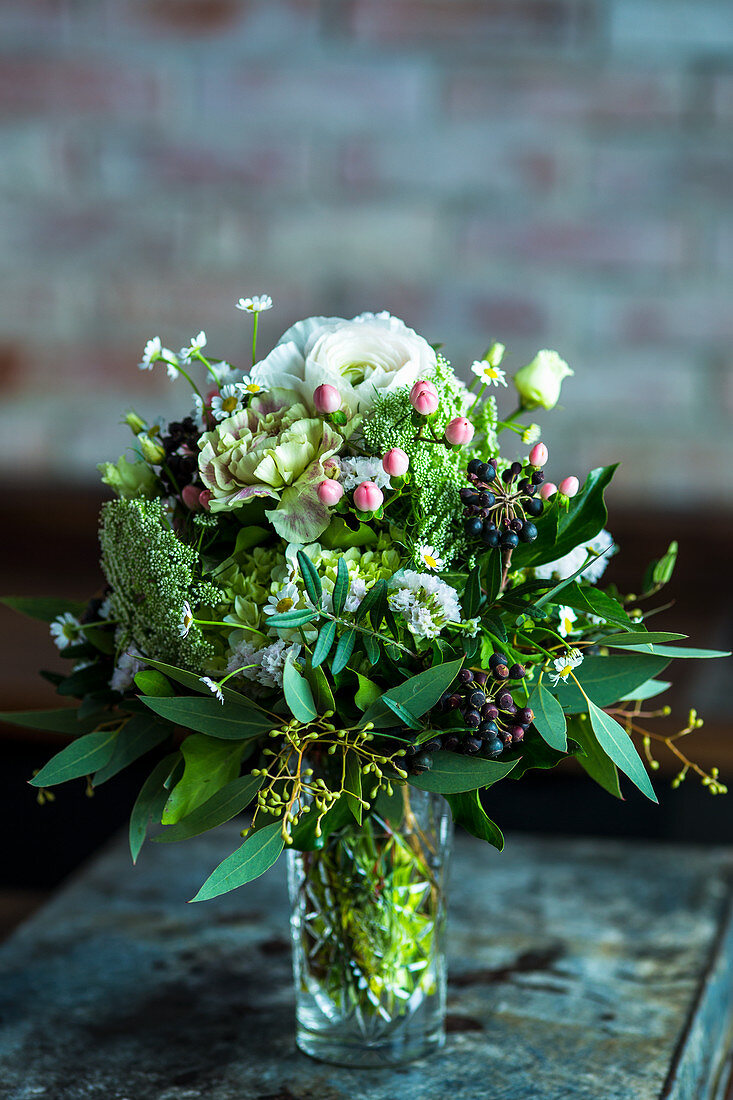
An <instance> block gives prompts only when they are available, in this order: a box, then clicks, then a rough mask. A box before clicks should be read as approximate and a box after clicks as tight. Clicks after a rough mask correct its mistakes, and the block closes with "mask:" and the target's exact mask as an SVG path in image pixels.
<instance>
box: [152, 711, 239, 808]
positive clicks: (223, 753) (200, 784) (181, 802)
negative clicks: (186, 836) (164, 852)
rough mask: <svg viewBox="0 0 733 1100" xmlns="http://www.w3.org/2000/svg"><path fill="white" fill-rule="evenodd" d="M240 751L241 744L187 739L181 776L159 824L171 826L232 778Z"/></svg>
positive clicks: (197, 737) (201, 737)
mask: <svg viewBox="0 0 733 1100" xmlns="http://www.w3.org/2000/svg"><path fill="white" fill-rule="evenodd" d="M244 748H245V746H244V744H242V742H232V741H219V740H217V739H216V738H215V737H207V736H206V735H205V734H203V733H192V734H191V735H190V737H187V738H186V739H185V741H184V742H183V744H182V745H181V755H182V756H183V760H184V767H183V775H182V776H181V778H180V779H179V781H178V783H176V785H175V787H174V788H173V790H172V791H171V793H170V795H169V797H168V801H167V802H166V804H165V809H164V810H163V816H162V818H161V822H162V824H163V825H175V824H176V822H177V821H180V820H181V818H183V817H186V816H187V815H188V814H190V813H191V811H192V810H195V809H196V807H197V806H200V805H201V803H202V802H206V800H207V799H208V798H210V797H211V796H212V795H213V794H215V793H216V791H218V790H220V788H221V787H224V786H226V784H227V783H230V782H231V781H232V780H233V779H235V778H236V777H237V775H238V774H239V768H240V764H241V761H242V754H243V752H244Z"/></svg>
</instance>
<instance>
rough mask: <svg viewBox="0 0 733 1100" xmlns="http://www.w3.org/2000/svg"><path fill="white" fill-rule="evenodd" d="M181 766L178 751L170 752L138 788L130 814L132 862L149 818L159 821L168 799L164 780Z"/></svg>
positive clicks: (169, 778) (144, 835)
mask: <svg viewBox="0 0 733 1100" xmlns="http://www.w3.org/2000/svg"><path fill="white" fill-rule="evenodd" d="M181 766H182V760H181V754H180V752H172V753H170V755H169V756H166V757H164V758H163V760H161V761H159V763H158V764H156V765H155V767H154V768H153V770H152V772H151V773H150V775H149V776H148V778H147V779H146V780H145V782H144V783H143V785H142V787H141V788H140V794H139V795H138V796H137V799H136V800H135V805H134V806H133V807H132V813H131V814H130V830H129V837H130V854H131V856H132V862H133V863H137V857H138V856H139V855H140V849H141V848H142V846H143V844H144V842H145V837H146V836H147V833H148V827H149V825H150V821H151V818H152V819H153V820H154V821H156V822H159V821H160V818H161V815H162V813H163V807H164V806H165V804H166V802H167V801H168V787H167V786H166V782H167V781H168V780H171V779H173V778H175V776H176V775H177V773H178V771H179V769H180V767H181Z"/></svg>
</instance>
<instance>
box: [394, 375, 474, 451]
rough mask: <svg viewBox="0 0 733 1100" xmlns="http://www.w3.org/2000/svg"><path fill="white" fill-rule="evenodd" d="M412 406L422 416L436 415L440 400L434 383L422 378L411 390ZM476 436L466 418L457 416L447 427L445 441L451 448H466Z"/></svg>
mask: <svg viewBox="0 0 733 1100" xmlns="http://www.w3.org/2000/svg"><path fill="white" fill-rule="evenodd" d="M410 404H411V405H412V407H413V409H414V410H415V412H416V413H419V415H420V416H430V415H431V414H432V413H434V412H435V411H436V410H437V408H438V405H439V404H440V399H439V397H438V391H437V390H436V388H435V386H434V385H433V383H432V382H427V381H426V380H425V379H424V378H421V379H420V380H419V381H418V382H416V383H415V385H414V386H413V387H412V389H411V390H410ZM473 436H474V427H473V424H472V423H471V421H470V420H467V419H466V417H465V416H456V417H454V418H453V420H451V421H450V422H449V423H448V424H446V426H445V439H446V442H447V445H450V446H451V447H464V446H465V445H466V444H467V443H470V442H471V440H472V439H473Z"/></svg>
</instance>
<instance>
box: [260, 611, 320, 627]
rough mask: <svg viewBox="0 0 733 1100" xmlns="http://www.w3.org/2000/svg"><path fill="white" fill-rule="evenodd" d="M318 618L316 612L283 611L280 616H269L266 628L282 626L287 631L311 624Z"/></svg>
mask: <svg viewBox="0 0 733 1100" xmlns="http://www.w3.org/2000/svg"><path fill="white" fill-rule="evenodd" d="M316 618H318V612H316V611H309V610H308V609H307V608H305V607H304V608H302V610H298V609H297V608H296V609H295V611H283V613H282V614H281V615H270V616H269V618H268V620H267V625H268V626H278V627H279V626H284V627H287V628H288V630H290V629H292V628H294V627H298V626H306V624H307V623H312V622H313V620H314V619H316Z"/></svg>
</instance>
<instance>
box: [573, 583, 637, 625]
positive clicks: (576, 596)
mask: <svg viewBox="0 0 733 1100" xmlns="http://www.w3.org/2000/svg"><path fill="white" fill-rule="evenodd" d="M562 603H563V604H565V606H566V607H572V608H573V609H574V610H575V611H581V612H583V614H584V615H597V616H598V617H599V618H601V619H603V620H604V622H608V623H614V624H615V625H616V626H624V627H628V626H630V625H631V619H630V618H629V616H628V615H627V614H626V612H625V611H624V609H623V607H622V606H621V604H620V603H619V602H618V600H615V599H614V598H613V597H612V596H609V595H608V593H607V592H602V591H601V590H600V589H598V588H593V587H591V586H587V587H584V586H581V585H579V584H571V585H569V587H568V588H566V589H565V590H564V591H563V594H562Z"/></svg>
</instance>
